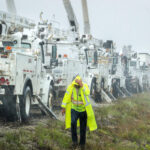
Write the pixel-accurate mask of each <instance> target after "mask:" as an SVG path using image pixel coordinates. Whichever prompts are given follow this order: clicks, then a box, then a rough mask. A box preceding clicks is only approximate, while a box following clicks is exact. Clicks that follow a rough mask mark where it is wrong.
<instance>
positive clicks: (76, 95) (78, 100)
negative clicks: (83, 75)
mask: <svg viewBox="0 0 150 150" xmlns="http://www.w3.org/2000/svg"><path fill="white" fill-rule="evenodd" d="M71 102H72V105H71V109H74V110H75V111H78V112H83V111H85V105H84V103H83V100H82V97H81V88H80V89H76V88H73V91H72V96H71Z"/></svg>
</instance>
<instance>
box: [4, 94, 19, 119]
mask: <svg viewBox="0 0 150 150" xmlns="http://www.w3.org/2000/svg"><path fill="white" fill-rule="evenodd" d="M3 110H4V116H5V117H6V119H7V120H8V121H16V120H17V118H18V117H17V108H16V96H15V95H7V96H4V97H3Z"/></svg>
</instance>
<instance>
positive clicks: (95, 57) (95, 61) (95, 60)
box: [94, 51, 97, 65]
mask: <svg viewBox="0 0 150 150" xmlns="http://www.w3.org/2000/svg"><path fill="white" fill-rule="evenodd" d="M96 64H97V51H95V52H94V65H96Z"/></svg>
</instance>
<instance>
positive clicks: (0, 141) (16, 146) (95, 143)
mask: <svg viewBox="0 0 150 150" xmlns="http://www.w3.org/2000/svg"><path fill="white" fill-rule="evenodd" d="M95 115H96V119H97V123H98V130H97V131H94V132H91V133H90V132H87V145H86V146H87V150H150V120H149V119H150V94H148V93H147V94H142V95H137V96H134V97H133V98H129V99H125V100H119V101H117V102H116V103H115V104H114V105H110V106H108V107H103V108H96V109H95ZM70 143H71V139H70V131H66V130H64V123H63V122H60V121H53V120H49V121H48V123H47V124H46V125H37V127H36V128H35V129H31V130H30V129H19V130H17V131H16V130H15V131H12V132H7V133H6V134H5V135H4V136H3V137H0V150H8V149H9V150H28V149H30V150H31V149H32V150H67V149H70V145H71V144H70Z"/></svg>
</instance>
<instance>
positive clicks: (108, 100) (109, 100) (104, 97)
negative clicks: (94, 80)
mask: <svg viewBox="0 0 150 150" xmlns="http://www.w3.org/2000/svg"><path fill="white" fill-rule="evenodd" d="M101 95H102V98H103V99H105V100H106V101H107V102H108V103H111V102H112V99H111V98H110V97H109V96H108V94H107V93H106V92H105V91H104V90H103V89H102V90H101Z"/></svg>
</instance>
